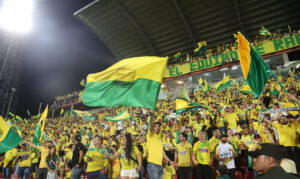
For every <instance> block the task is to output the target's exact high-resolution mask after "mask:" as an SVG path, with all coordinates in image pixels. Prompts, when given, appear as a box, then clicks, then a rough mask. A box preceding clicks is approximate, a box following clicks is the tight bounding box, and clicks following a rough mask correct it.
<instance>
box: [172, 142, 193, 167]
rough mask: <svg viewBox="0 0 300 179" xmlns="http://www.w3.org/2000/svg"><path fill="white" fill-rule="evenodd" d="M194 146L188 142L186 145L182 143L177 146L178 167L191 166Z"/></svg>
mask: <svg viewBox="0 0 300 179" xmlns="http://www.w3.org/2000/svg"><path fill="white" fill-rule="evenodd" d="M192 150H193V148H192V145H191V144H190V143H188V142H186V143H185V144H184V145H182V144H181V143H179V144H177V145H176V153H177V155H178V166H180V167H189V166H191V152H192Z"/></svg>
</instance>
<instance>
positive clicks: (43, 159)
mask: <svg viewBox="0 0 300 179" xmlns="http://www.w3.org/2000/svg"><path fill="white" fill-rule="evenodd" d="M38 150H39V151H40V152H41V161H40V166H39V168H48V164H47V162H46V158H47V157H48V155H49V149H48V148H47V147H38Z"/></svg>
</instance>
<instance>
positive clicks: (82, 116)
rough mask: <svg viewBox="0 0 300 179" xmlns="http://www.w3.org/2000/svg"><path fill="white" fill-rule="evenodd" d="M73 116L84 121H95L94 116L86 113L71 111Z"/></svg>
mask: <svg viewBox="0 0 300 179" xmlns="http://www.w3.org/2000/svg"><path fill="white" fill-rule="evenodd" d="M73 114H75V115H77V116H79V117H81V118H82V119H83V120H84V121H89V120H95V116H92V115H91V114H90V113H89V112H87V111H79V110H73Z"/></svg>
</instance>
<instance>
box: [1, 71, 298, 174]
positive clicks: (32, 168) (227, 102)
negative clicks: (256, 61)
mask: <svg viewBox="0 0 300 179" xmlns="http://www.w3.org/2000/svg"><path fill="white" fill-rule="evenodd" d="M298 76H299V71H296V72H295V73H293V74H292V75H286V76H281V77H280V78H282V82H283V85H284V86H285V88H286V89H287V90H288V92H289V94H288V95H287V94H286V93H285V92H284V91H283V90H282V89H281V87H280V86H279V84H278V83H277V82H276V80H275V79H273V78H270V79H269V81H268V83H267V85H266V87H265V91H264V93H263V94H262V95H261V96H260V97H258V98H254V97H253V94H244V93H242V92H240V91H239V90H238V86H237V85H233V86H231V87H229V88H227V89H224V90H222V91H215V90H214V89H210V90H209V91H208V92H206V93H203V92H201V90H194V91H193V92H190V94H189V97H190V100H191V101H192V102H196V103H200V104H202V105H203V106H205V107H206V108H207V109H197V110H193V111H189V112H185V113H181V114H179V115H176V103H175V99H174V100H171V99H166V100H161V101H158V102H157V106H156V109H155V110H149V109H145V108H139V107H118V108H107V109H106V110H105V111H102V112H99V113H98V114H96V116H97V119H95V120H92V121H84V120H82V119H81V118H80V117H78V116H73V115H72V116H71V117H68V118H67V117H65V116H60V117H57V118H48V119H47V121H46V123H45V126H46V127H45V130H44V133H45V135H44V138H43V139H44V140H43V144H42V145H41V146H37V145H35V144H32V143H31V141H32V138H33V136H34V132H35V129H36V125H37V122H38V120H34V119H32V120H28V122H26V123H20V122H18V123H17V124H16V125H17V126H18V127H19V128H20V129H21V131H22V132H21V135H22V138H23V139H24V142H23V143H22V144H20V145H19V146H18V147H16V148H13V149H11V150H9V151H7V152H6V153H5V154H2V155H0V156H1V157H0V166H1V167H2V173H1V174H2V177H3V178H11V176H14V177H17V176H18V177H19V178H67V179H69V178H72V179H73V178H74V179H77V178H80V177H85V176H86V177H87V178H88V179H90V178H91V179H92V178H96V177H97V178H101V179H102V178H113V179H116V178H122V179H137V178H147V177H149V178H150V179H160V178H163V179H174V178H175V177H177V178H179V179H181V178H207V179H210V178H254V177H257V176H261V175H264V176H266V175H269V176H270V173H269V174H268V171H270V170H272V171H273V172H272V173H271V174H273V173H275V172H277V173H279V174H278V175H279V176H285V177H286V178H290V177H292V178H293V177H296V175H297V174H299V172H300V161H299V160H300V155H299V148H300V138H299V134H300V115H299V111H280V110H277V109H282V108H290V107H294V106H300V102H299V100H298V99H299V92H300V81H299V79H298ZM123 109H126V110H127V111H128V112H129V113H130V114H131V115H132V116H133V117H132V118H131V119H127V120H123V121H116V122H115V121H114V122H113V121H107V120H105V119H104V118H103V117H104V116H115V115H117V114H118V113H119V112H120V111H121V110H123ZM271 109H273V111H272V110H271ZM269 110H270V111H269ZM276 110H277V111H276ZM261 114H264V115H263V116H262V115H261ZM13 126H14V125H13ZM263 157H264V158H263ZM280 166H281V167H282V168H281V167H280ZM288 173H290V174H288ZM275 178H276V177H275Z"/></svg>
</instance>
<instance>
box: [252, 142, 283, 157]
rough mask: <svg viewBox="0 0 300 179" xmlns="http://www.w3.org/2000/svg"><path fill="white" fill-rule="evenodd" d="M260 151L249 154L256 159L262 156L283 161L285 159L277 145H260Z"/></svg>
mask: <svg viewBox="0 0 300 179" xmlns="http://www.w3.org/2000/svg"><path fill="white" fill-rule="evenodd" d="M260 146H261V148H260V149H256V150H255V151H253V152H249V155H250V156H251V157H253V158H256V157H258V156H260V155H266V156H270V157H273V158H275V159H278V160H281V159H282V158H283V154H282V152H281V150H280V148H279V147H278V146H276V145H275V144H269V143H264V144H261V145H260Z"/></svg>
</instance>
